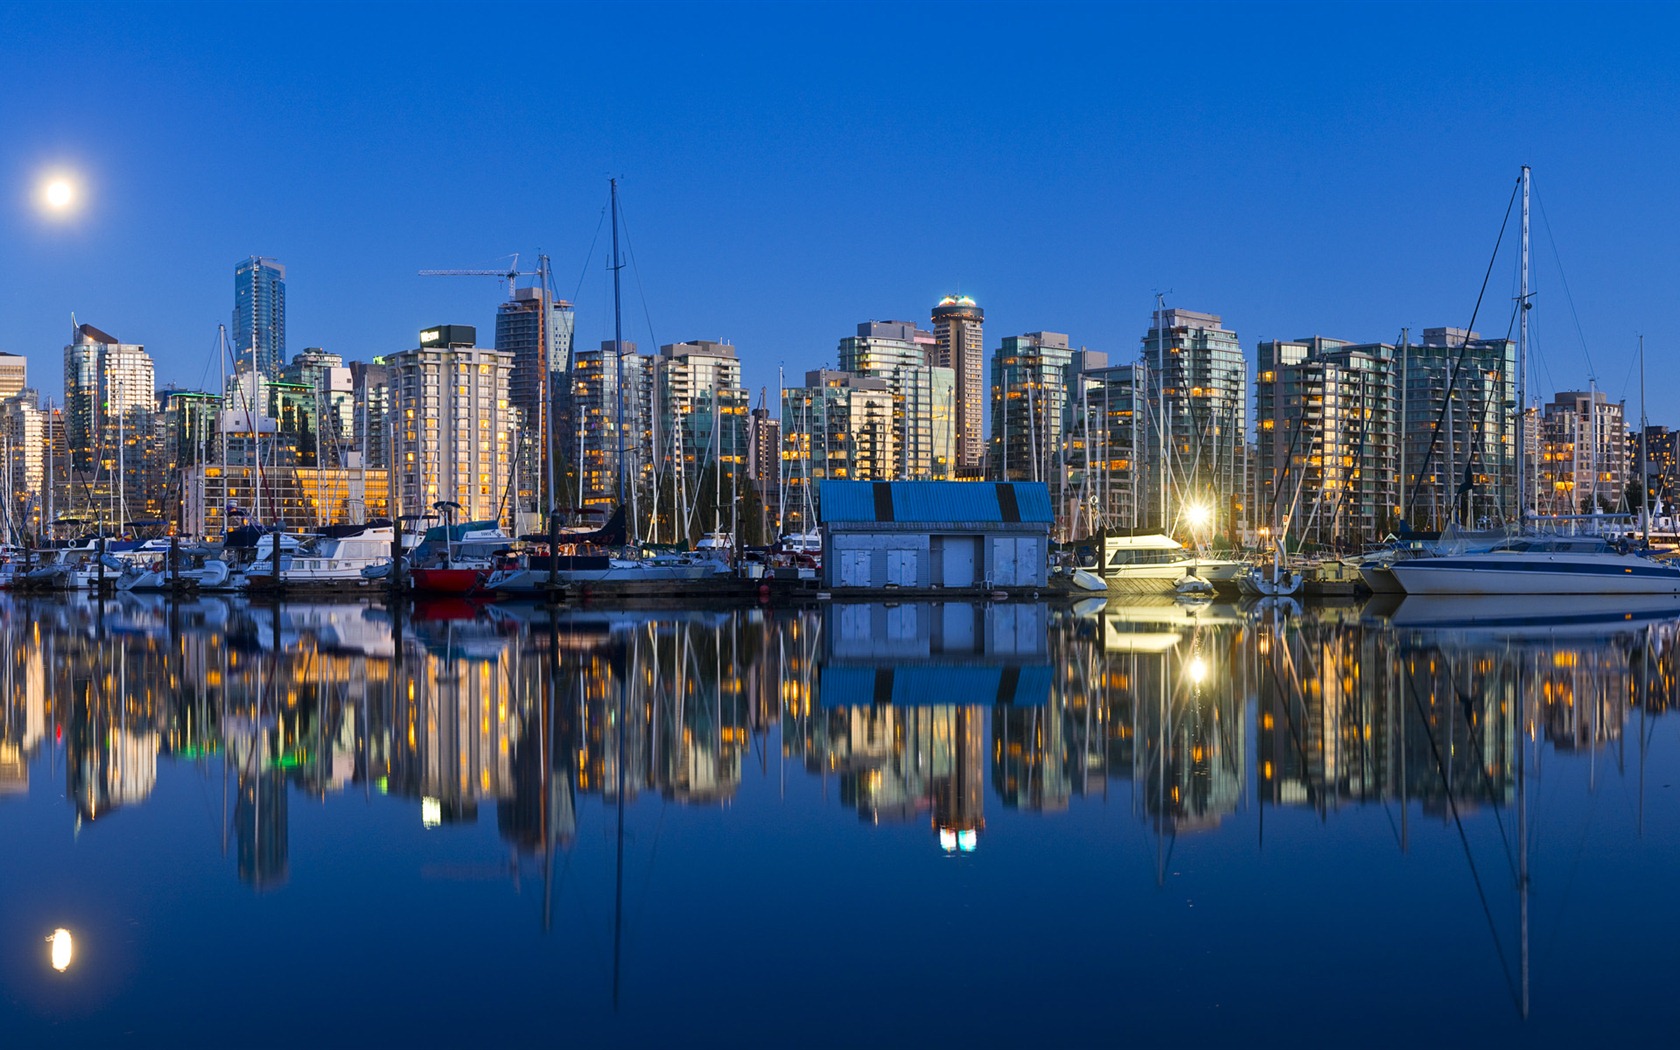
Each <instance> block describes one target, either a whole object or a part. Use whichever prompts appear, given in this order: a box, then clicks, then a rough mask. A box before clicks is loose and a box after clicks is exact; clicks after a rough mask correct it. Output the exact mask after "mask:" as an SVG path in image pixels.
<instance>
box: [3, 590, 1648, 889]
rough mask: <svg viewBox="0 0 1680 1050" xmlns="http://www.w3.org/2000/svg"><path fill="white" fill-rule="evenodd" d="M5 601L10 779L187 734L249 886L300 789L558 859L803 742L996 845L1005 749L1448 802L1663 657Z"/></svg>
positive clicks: (862, 783) (730, 785)
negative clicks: (643, 810)
mask: <svg viewBox="0 0 1680 1050" xmlns="http://www.w3.org/2000/svg"><path fill="white" fill-rule="evenodd" d="M0 612H3V615H4V622H3V624H0V630H3V631H4V633H5V634H6V635H7V642H8V645H7V649H6V652H7V654H8V655H7V656H6V657H5V663H4V671H3V675H0V692H3V697H0V699H3V703H0V802H3V800H4V799H5V798H6V797H7V796H13V795H18V794H22V793H26V792H28V791H29V790H30V788H31V784H30V779H29V778H30V775H31V770H32V769H33V770H36V771H39V770H41V769H43V768H46V769H48V770H50V771H52V774H53V776H54V777H62V778H63V780H62V784H63V785H64V788H65V792H66V796H67V798H68V799H69V801H70V802H71V804H72V806H73V809H74V815H75V818H76V819H77V820H79V821H80V822H82V823H83V824H84V825H87V824H97V823H99V822H101V821H104V820H107V819H111V818H112V817H113V814H117V813H120V812H121V811H122V810H123V809H124V808H125V807H132V806H136V805H141V804H144V803H145V801H146V800H147V798H148V797H149V796H150V794H151V793H152V791H153V789H154V786H155V784H156V783H157V779H158V776H159V770H160V763H165V762H169V763H185V764H190V765H196V766H198V767H200V768H202V769H203V770H204V775H205V776H206V778H207V779H210V780H214V779H215V778H217V777H221V778H222V779H223V780H224V788H223V826H224V850H225V851H228V852H231V853H232V854H233V857H234V861H233V864H234V868H235V870H236V872H237V875H238V877H239V878H241V879H243V880H244V881H246V882H247V883H249V884H250V885H251V886H253V887H254V888H268V887H274V886H278V885H281V884H283V883H284V882H285V881H286V880H287V878H288V876H289V864H290V859H289V851H288V848H287V838H288V833H289V827H288V821H289V815H290V810H289V805H290V802H291V801H292V797H291V796H292V795H293V794H303V795H307V796H309V797H311V798H316V799H325V798H327V797H329V796H332V795H335V794H339V793H344V792H362V793H364V794H368V795H372V794H376V793H382V794H386V795H390V796H393V797H397V798H401V799H404V800H407V802H408V803H410V804H412V806H413V812H414V819H415V820H416V821H418V822H421V823H423V824H427V825H435V826H437V827H438V828H439V830H440V833H443V832H445V831H446V829H447V828H448V827H449V826H450V825H452V824H457V823H461V822H476V821H479V820H481V819H484V816H485V811H486V810H487V809H488V810H493V812H494V814H495V816H494V821H495V826H496V828H497V830H498V832H499V834H500V836H501V838H502V840H503V841H504V842H505V843H506V845H507V846H508V849H509V851H510V853H511V854H512V855H513V856H514V857H515V858H516V859H517V858H533V857H543V858H550V857H552V854H553V852H554V851H555V850H556V849H563V848H565V847H566V846H567V845H568V844H569V843H571V842H572V841H573V839H574V838H575V836H576V834H577V828H578V821H579V813H580V810H581V809H582V808H583V807H585V806H587V805H589V804H590V800H591V799H593V800H595V803H596V804H597V805H599V806H602V807H608V808H610V807H612V806H614V805H615V804H616V803H617V802H619V801H620V794H619V793H620V787H619V785H620V784H621V783H622V785H623V798H624V800H626V801H629V800H633V799H635V798H637V797H639V796H640V795H641V794H642V793H644V792H647V793H652V794H654V795H656V796H657V797H659V798H661V799H664V800H666V801H669V802H674V803H678V804H685V805H705V806H718V805H728V804H729V803H730V802H731V801H732V800H733V799H734V798H735V797H736V796H737V795H738V794H739V792H740V791H741V790H742V785H743V781H744V778H745V777H746V774H747V770H748V767H749V765H751V766H753V767H755V768H756V770H757V772H758V773H759V774H760V775H762V776H764V777H772V776H775V777H781V778H785V777H786V776H787V775H788V774H787V770H788V768H789V767H790V765H791V767H792V768H793V769H795V770H797V769H798V767H800V766H801V765H802V766H803V767H804V769H805V770H806V771H807V772H808V773H809V774H811V775H815V776H818V777H821V778H822V779H823V780H824V781H825V782H827V781H828V780H830V779H832V780H833V781H834V782H835V783H837V785H838V791H837V797H838V800H839V802H840V803H841V804H842V805H844V806H845V807H846V808H847V809H849V810H852V811H854V812H855V813H856V814H857V815H858V817H859V818H860V819H862V820H864V821H866V822H869V823H883V822H904V823H919V824H924V826H925V827H926V828H927V829H928V834H929V839H930V843H932V844H935V845H937V847H938V848H941V849H944V850H946V851H948V852H953V853H962V852H966V851H971V850H973V849H975V848H977V846H978V845H979V843H980V842H981V839H982V837H983V835H984V832H985V830H986V816H987V814H986V806H987V798H986V795H987V792H988V783H987V782H988V779H989V782H990V791H991V792H993V793H995V795H996V798H995V804H996V805H998V806H1001V807H1002V808H1003V809H1004V810H1008V811H1017V812H1022V813H1035V814H1053V813H1056V812H1060V811H1063V810H1066V809H1068V808H1070V807H1071V806H1073V805H1075V804H1077V801H1078V800H1087V801H1091V802H1094V803H1097V804H1102V803H1104V802H1106V801H1107V800H1108V798H1109V795H1110V793H1111V792H1112V791H1115V790H1119V791H1121V797H1122V800H1123V804H1124V805H1126V806H1128V807H1129V808H1130V809H1131V810H1132V811H1133V812H1134V813H1135V814H1136V819H1138V820H1139V821H1140V822H1141V823H1143V824H1144V825H1145V826H1147V827H1148V828H1150V829H1151V831H1152V833H1153V834H1155V835H1156V837H1157V840H1158V841H1166V842H1170V840H1171V838H1172V837H1173V836H1175V835H1177V834H1180V833H1196V832H1201V831H1205V830H1208V829H1212V828H1216V827H1218V826H1219V825H1220V823H1221V821H1222V820H1224V819H1225V818H1226V817H1227V816H1228V815H1230V814H1232V813H1234V812H1236V811H1238V810H1239V809H1240V808H1242V807H1244V806H1245V805H1247V804H1250V803H1251V802H1252V803H1254V804H1257V805H1258V806H1260V807H1261V810H1262V816H1263V812H1264V809H1266V808H1269V807H1280V806H1291V807H1295V806H1298V807H1308V808H1311V809H1314V810H1316V811H1318V812H1319V813H1321V814H1328V813H1329V812H1330V811H1331V810H1333V809H1335V808H1337V807H1339V806H1343V805H1348V804H1366V803H1373V802H1382V803H1385V804H1386V803H1389V802H1394V801H1398V802H1401V803H1403V804H1405V805H1403V806H1402V808H1401V812H1402V814H1404V813H1405V812H1406V810H1407V808H1409V806H1410V803H1412V802H1414V801H1415V802H1416V803H1417V807H1418V809H1419V811H1420V812H1423V813H1428V814H1435V815H1438V816H1440V817H1442V818H1443V819H1445V818H1447V817H1450V816H1452V815H1453V814H1455V813H1456V814H1460V815H1461V814H1462V813H1463V812H1464V811H1465V810H1467V809H1469V808H1473V807H1477V806H1498V807H1506V806H1511V805H1513V804H1514V802H1515V801H1516V800H1517V796H1518V790H1519V788H1518V775H1519V765H1520V762H1519V758H1520V757H1521V756H1520V754H1519V752H1520V750H1521V748H1522V746H1523V744H1524V741H1525V740H1532V741H1536V742H1539V741H1543V742H1544V743H1545V744H1547V745H1548V746H1549V747H1550V748H1552V749H1554V750H1556V751H1559V752H1579V753H1583V754H1585V755H1586V756H1587V757H1588V759H1589V760H1594V761H1596V757H1595V756H1597V755H1598V754H1599V753H1601V752H1604V751H1605V750H1606V749H1608V748H1612V747H1614V748H1618V749H1619V748H1620V747H1621V746H1622V734H1623V728H1624V726H1626V725H1627V724H1628V722H1629V720H1630V718H1631V717H1632V715H1633V714H1634V713H1635V712H1636V710H1637V713H1638V714H1640V715H1641V716H1642V717H1643V716H1645V715H1654V714H1659V713H1662V712H1666V711H1667V710H1668V708H1669V706H1670V705H1671V704H1672V703H1673V697H1674V683H1675V668H1674V660H1675V656H1674V645H1673V641H1674V637H1675V630H1676V628H1675V624H1674V622H1672V621H1666V620H1662V621H1655V622H1650V623H1639V622H1631V621H1630V622H1622V623H1620V624H1619V625H1612V627H1611V628H1610V629H1606V628H1603V627H1602V626H1595V627H1594V628H1593V629H1592V630H1588V631H1583V632H1580V633H1577V634H1573V635H1568V634H1560V633H1558V632H1557V631H1556V630H1554V629H1549V628H1548V629H1543V630H1537V631H1535V632H1530V633H1528V634H1524V633H1523V632H1522V631H1506V632H1504V633H1502V634H1501V633H1486V632H1484V633H1481V634H1477V633H1475V632H1465V631H1455V630H1449V631H1441V630H1433V629H1430V628H1429V627H1428V626H1427V625H1418V624H1408V623H1405V622H1402V621H1401V620H1398V619H1396V620H1390V619H1388V618H1385V617H1382V616H1374V615H1369V614H1367V615H1361V613H1360V612H1359V611H1357V610H1352V609H1348V610H1341V611H1335V610H1319V611H1315V612H1312V613H1309V614H1307V615H1300V616H1284V615H1281V614H1276V613H1273V612H1258V613H1256V612H1254V611H1252V610H1239V609H1237V608H1235V607H1233V606H1229V605H1219V604H1215V605H1210V606H1207V605H1204V606H1189V607H1185V606H1179V605H1175V604H1170V603H1166V604H1128V603H1124V602H1118V601H1117V602H1113V603H1110V604H1108V605H1107V606H1105V607H1102V608H1100V609H1098V610H1097V611H1096V612H1095V613H1094V614H1090V615H1077V614H1075V613H1074V612H1072V611H1070V610H1066V609H1062V608H1057V607H1051V606H1046V605H1036V604H1017V603H997V604H978V605H975V604H968V603H902V604H889V603H866V604H826V605H823V606H821V607H820V608H816V609H809V610H757V609H751V610H737V611H727V612H697V611H689V612H628V611H626V612H613V611H590V610H560V611H555V612H548V611H543V610H537V609H520V608H517V607H492V608H490V609H488V610H485V609H478V608H475V607H472V606H468V605H465V604H457V605H443V606H435V607H432V606H428V607H422V608H420V609H417V610H416V611H415V613H414V615H413V616H412V617H410V618H408V619H405V620H404V621H402V622H400V623H399V622H396V621H394V620H393V619H392V617H391V616H390V614H389V613H387V612H386V611H385V610H382V609H377V608H364V607H361V606H355V605H313V606H311V605H289V606H285V607H282V608H280V609H278V610H275V609H269V608H261V607H245V606H242V605H233V604H229V603H224V602H218V601H213V600H208V599H206V600H203V601H197V602H189V603H182V604H179V605H168V604H165V603H163V602H161V601H153V602H146V601H141V600H137V599H134V598H129V597H125V598H123V599H122V600H118V601H110V602H106V603H104V604H103V605H101V604H97V603H91V602H87V601H84V600H64V601H41V602H23V601H14V602H13V603H11V604H10V605H5V606H0ZM1251 705H1252V706H1251ZM1250 733H1252V735H1253V740H1252V741H1250V739H1249V735H1250ZM1637 739H1639V738H1638V737H1636V740H1637ZM621 756H622V758H621ZM772 758H774V760H775V763H776V766H777V769H776V770H774V771H773V770H772V769H771V763H772ZM37 759H44V761H37ZM621 763H622V769H621V768H620V765H621ZM795 775H797V773H796V774H795ZM1250 785H1252V788H1253V790H1254V792H1255V796H1254V797H1253V799H1249V798H1248V797H1247V791H1248V790H1249V786H1250Z"/></svg>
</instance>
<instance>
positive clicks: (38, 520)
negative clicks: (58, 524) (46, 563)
mask: <svg viewBox="0 0 1680 1050" xmlns="http://www.w3.org/2000/svg"><path fill="white" fill-rule="evenodd" d="M46 441H47V413H46V412H45V411H44V410H43V409H42V408H41V397H40V395H39V394H37V393H36V392H35V391H33V390H29V389H27V388H26V389H24V390H20V391H18V392H17V393H15V394H13V395H11V396H9V397H7V398H6V399H5V400H3V401H0V457H3V458H0V485H4V491H5V498H6V500H7V504H6V509H5V514H4V519H3V520H5V521H7V522H11V523H13V525H14V527H15V528H17V529H19V530H24V531H28V532H31V533H33V534H35V535H43V534H44V533H43V523H44V520H45V514H46V511H45V501H44V495H45V491H46V465H47V463H46V460H47V455H46V454H47V444H46Z"/></svg>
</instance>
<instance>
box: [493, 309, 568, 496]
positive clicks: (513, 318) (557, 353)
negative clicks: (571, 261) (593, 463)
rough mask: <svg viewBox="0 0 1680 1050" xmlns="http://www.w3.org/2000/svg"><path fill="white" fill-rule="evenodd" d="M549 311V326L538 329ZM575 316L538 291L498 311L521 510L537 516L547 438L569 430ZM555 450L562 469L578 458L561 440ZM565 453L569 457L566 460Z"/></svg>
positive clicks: (499, 343)
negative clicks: (509, 368)
mask: <svg viewBox="0 0 1680 1050" xmlns="http://www.w3.org/2000/svg"><path fill="white" fill-rule="evenodd" d="M545 303H546V305H547V311H546V313H547V316H548V326H547V328H546V329H545V328H544V327H543V324H542V316H543V314H544V312H545V311H544V309H543V308H544V305H545ZM576 329H577V315H576V314H575V313H574V312H573V310H572V304H571V303H569V302H567V301H565V300H564V299H555V298H552V297H551V296H548V295H546V294H545V293H544V292H543V290H542V289H540V288H515V289H514V290H513V296H512V298H510V299H509V300H508V301H507V302H505V303H503V304H502V305H501V306H500V307H498V308H497V310H496V349H497V350H502V351H506V352H508V353H511V354H513V373H512V377H511V378H510V380H509V382H508V396H509V400H511V401H512V402H513V406H514V408H516V409H517V410H518V411H519V421H520V434H521V435H522V436H523V439H524V440H523V444H522V447H521V448H520V449H519V493H520V496H519V505H520V506H521V507H522V508H524V509H526V510H528V511H530V512H533V513H540V512H541V511H542V507H541V505H540V504H541V503H542V500H541V497H540V495H539V493H540V492H541V489H542V485H543V483H544V480H543V462H544V457H545V456H546V455H548V446H549V439H550V432H551V430H552V431H553V436H554V437H556V438H563V437H564V435H565V434H567V433H568V432H569V429H570V428H569V427H568V426H567V425H566V424H565V423H563V422H562V419H563V417H564V415H565V410H566V404H567V400H568V398H567V389H566V372H567V369H568V368H569V367H570V364H571V360H572V343H573V339H574V337H575V334H576ZM545 356H546V358H547V372H546V382H547V386H546V389H547V390H548V395H549V404H548V406H547V408H546V410H545V408H544V406H543V390H544V389H545V386H544V382H545V373H544V364H543V361H544V357H545ZM559 446H560V447H559V448H558V449H557V450H556V452H557V454H558V456H559V460H560V462H562V463H570V462H571V461H572V460H573V459H574V458H575V456H576V452H575V450H569V449H568V448H567V443H566V442H565V441H564V440H560V441H559ZM568 451H570V452H571V453H572V454H571V455H568V454H567V453H568Z"/></svg>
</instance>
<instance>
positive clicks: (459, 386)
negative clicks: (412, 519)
mask: <svg viewBox="0 0 1680 1050" xmlns="http://www.w3.org/2000/svg"><path fill="white" fill-rule="evenodd" d="M476 342H477V332H476V330H475V329H474V328H473V327H472V326H470V325H438V326H435V327H433V328H428V329H426V330H425V331H423V332H421V333H420V345H419V346H418V347H416V348H415V349H413V350H404V351H402V352H400V353H395V354H392V355H390V357H388V358H387V359H386V363H387V364H388V366H389V367H390V370H391V375H390V384H391V414H392V417H393V419H394V422H395V438H396V440H395V441H394V443H393V452H394V455H395V460H394V465H393V468H392V472H391V478H392V481H391V501H392V503H393V504H394V505H395V506H396V508H398V511H399V513H402V514H430V513H434V512H435V511H434V506H433V505H434V504H436V503H439V502H450V503H455V504H457V505H458V507H459V509H458V510H456V511H455V512H454V513H455V517H456V520H457V521H486V520H498V519H500V518H501V517H502V513H501V512H502V509H503V506H504V504H503V496H504V494H505V493H506V491H507V487H508V483H509V481H510V480H511V477H512V470H513V454H514V447H515V444H516V442H517V440H518V430H519V427H518V423H517V421H516V419H515V416H514V412H513V409H512V407H511V406H510V405H509V403H508V374H509V373H510V372H511V371H512V369H513V355H512V354H509V353H505V352H503V351H499V350H491V349H488V348H485V347H480V346H477V345H475V344H476Z"/></svg>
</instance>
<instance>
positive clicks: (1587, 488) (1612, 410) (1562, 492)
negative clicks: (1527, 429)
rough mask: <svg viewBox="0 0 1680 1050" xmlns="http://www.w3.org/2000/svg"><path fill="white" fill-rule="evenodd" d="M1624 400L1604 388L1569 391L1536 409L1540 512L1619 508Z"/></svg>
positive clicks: (1624, 458)
mask: <svg viewBox="0 0 1680 1050" xmlns="http://www.w3.org/2000/svg"><path fill="white" fill-rule="evenodd" d="M1625 410H1626V405H1625V404H1624V403H1623V402H1620V401H1611V400H1610V399H1609V398H1607V397H1605V395H1604V391H1602V390H1571V391H1565V392H1562V393H1558V394H1556V395H1554V396H1553V398H1552V401H1551V403H1550V404H1548V405H1544V406H1542V407H1541V410H1540V446H1541V454H1540V457H1539V460H1538V469H1537V470H1535V471H1534V474H1535V475H1536V476H1537V479H1538V484H1537V486H1536V491H1535V493H1534V496H1535V505H1536V509H1537V510H1538V512H1539V513H1541V514H1562V515H1570V514H1596V513H1610V512H1615V511H1619V510H1620V509H1621V504H1622V496H1623V494H1624V493H1625V492H1626V491H1627V488H1628V479H1629V476H1630V475H1629V472H1628V445H1629V441H1628V433H1627V424H1626V421H1625V419H1624V412H1625Z"/></svg>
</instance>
